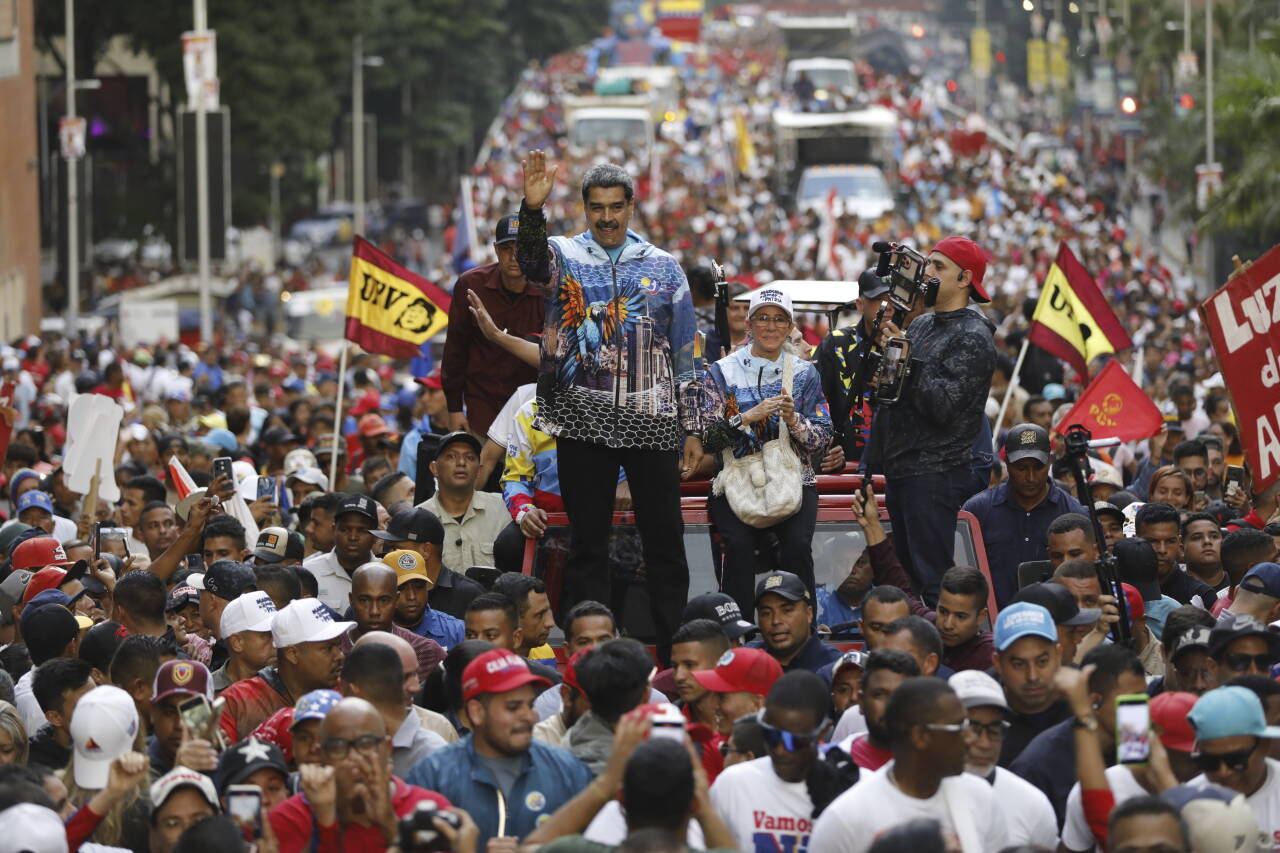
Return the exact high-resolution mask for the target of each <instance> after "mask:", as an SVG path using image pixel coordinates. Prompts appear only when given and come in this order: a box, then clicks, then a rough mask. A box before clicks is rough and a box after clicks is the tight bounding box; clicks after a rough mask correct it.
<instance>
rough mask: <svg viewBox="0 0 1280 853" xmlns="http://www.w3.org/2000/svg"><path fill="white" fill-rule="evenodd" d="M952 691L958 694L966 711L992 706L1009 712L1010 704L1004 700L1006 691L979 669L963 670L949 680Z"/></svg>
mask: <svg viewBox="0 0 1280 853" xmlns="http://www.w3.org/2000/svg"><path fill="white" fill-rule="evenodd" d="M947 684H949V685H951V689H952V690H954V691H955V692H956V696H957V697H958V698H959V699H960V704H961V705H964V707H965V710H968V709H969V708H980V707H982V706H984V705H990V706H992V707H995V708H1003V709H1005V710H1006V711H1007V710H1009V702H1008V700H1007V699H1005V698H1004V690H1003V688H1001V687H1000V684H999V683H998V682H997V681H996V680H995V679H994V678H992V677H991V676H989V675H987V674H986V673H985V672H982V671H981V670H977V669H962V670H960V671H959V672H957V673H956V674H955V675H953V676H951V678H950V679H948V680H947Z"/></svg>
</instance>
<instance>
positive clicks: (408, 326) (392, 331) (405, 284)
mask: <svg viewBox="0 0 1280 853" xmlns="http://www.w3.org/2000/svg"><path fill="white" fill-rule="evenodd" d="M448 323H449V296H448V294H446V293H445V292H444V291H443V290H441V289H440V288H438V287H436V286H435V285H433V284H432V283H431V282H429V281H427V280H426V279H425V278H423V277H422V276H420V275H418V274H416V273H412V272H409V271H408V270H407V269H405V268H404V267H402V266H400V265H399V264H397V263H396V262H395V261H393V260H392V259H391V258H389V257H388V256H387V255H386V254H384V253H383V252H380V251H379V250H378V249H377V248H375V247H374V246H373V245H372V244H371V243H369V242H367V241H366V240H365V239H364V238H363V237H360V236H359V235H357V236H356V238H355V245H354V247H353V250H352V254H351V286H350V288H349V289H348V290H347V340H349V341H354V342H356V343H358V344H359V345H360V346H361V347H363V348H364V349H366V350H368V351H369V352H376V353H381V354H382V355H389V356H391V357H392V358H413V357H414V356H416V355H418V354H419V353H420V347H421V346H422V344H424V343H425V342H427V341H429V340H430V339H431V338H433V337H435V335H436V334H437V333H439V331H440V330H441V329H443V328H444V327H445V326H446V325H448Z"/></svg>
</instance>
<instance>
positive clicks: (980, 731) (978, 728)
mask: <svg viewBox="0 0 1280 853" xmlns="http://www.w3.org/2000/svg"><path fill="white" fill-rule="evenodd" d="M1007 728H1009V721H1008V720H997V721H996V722H994V723H980V722H978V721H977V720H969V731H971V732H973V734H974V736H975V737H981V736H982V735H986V736H987V737H989V738H991V739H992V740H999V739H1000V738H1002V737H1004V733H1005V729H1007Z"/></svg>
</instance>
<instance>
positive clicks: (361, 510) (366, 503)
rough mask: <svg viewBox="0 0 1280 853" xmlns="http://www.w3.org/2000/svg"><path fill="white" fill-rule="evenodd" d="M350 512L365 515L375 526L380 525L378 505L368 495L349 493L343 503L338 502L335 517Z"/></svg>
mask: <svg viewBox="0 0 1280 853" xmlns="http://www.w3.org/2000/svg"><path fill="white" fill-rule="evenodd" d="M349 512H354V513H356V514H357V515H363V516H364V517H365V518H367V519H369V520H370V521H372V522H373V526H374V527H377V526H378V505H377V504H375V503H374V502H373V498H371V497H369V496H368V495H347V496H346V497H345V498H344V499H343V501H342V503H340V504H338V510H337V512H335V513H334V514H333V517H334V518H338V517H339V516H342V515H346V514H347V513H349Z"/></svg>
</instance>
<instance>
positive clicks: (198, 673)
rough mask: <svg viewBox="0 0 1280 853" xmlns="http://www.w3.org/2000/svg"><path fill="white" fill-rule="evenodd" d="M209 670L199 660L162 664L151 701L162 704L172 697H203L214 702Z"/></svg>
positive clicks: (174, 661)
mask: <svg viewBox="0 0 1280 853" xmlns="http://www.w3.org/2000/svg"><path fill="white" fill-rule="evenodd" d="M209 679H210V675H209V668H208V667H206V666H205V665H204V664H202V663H201V662H200V661H198V660H171V661H165V662H164V663H162V664H160V668H159V669H158V670H156V679H155V682H154V683H153V684H152V687H151V701H152V702H160V701H163V700H165V699H168V698H169V697H170V696H186V697H191V696H203V697H205V698H206V699H208V700H209V701H211V702H212V701H213V687H212V685H210V683H209Z"/></svg>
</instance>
